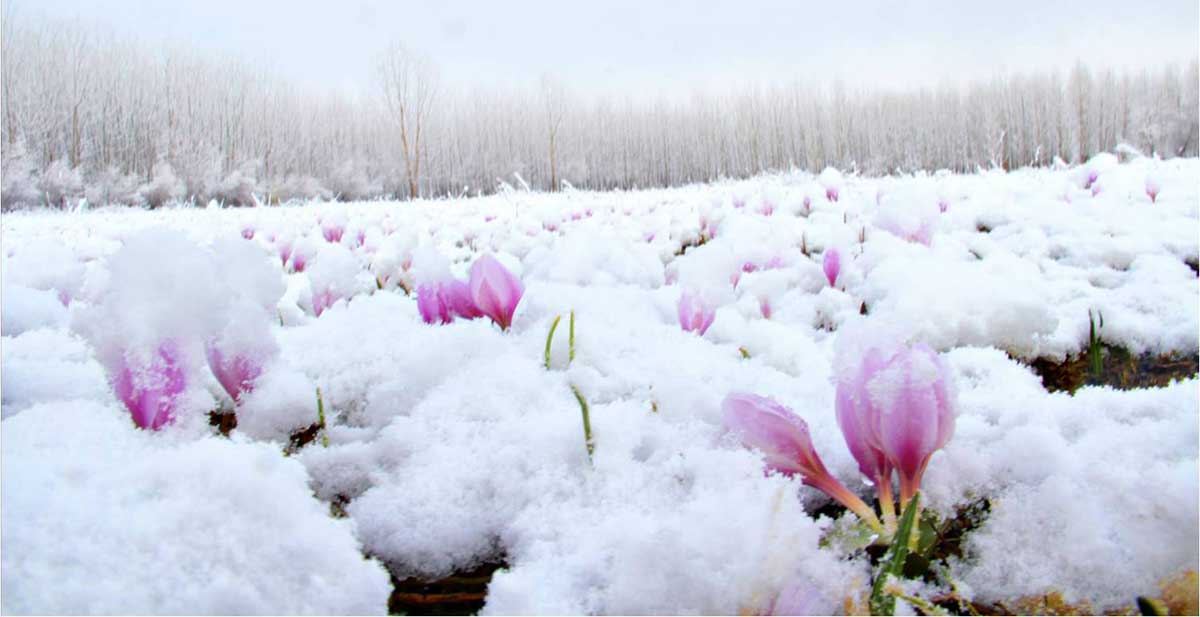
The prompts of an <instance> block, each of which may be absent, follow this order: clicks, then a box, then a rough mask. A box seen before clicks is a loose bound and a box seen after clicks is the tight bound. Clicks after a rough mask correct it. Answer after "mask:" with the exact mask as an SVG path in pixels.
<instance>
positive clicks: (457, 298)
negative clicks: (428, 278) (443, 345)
mask: <svg viewBox="0 0 1200 617" xmlns="http://www.w3.org/2000/svg"><path fill="white" fill-rule="evenodd" d="M417 310H418V311H420V313H421V319H423V320H425V323H428V324H434V323H442V324H448V323H450V322H451V321H453V320H454V318H455V317H456V316H458V317H465V318H467V319H474V318H475V317H481V316H482V315H483V313H481V312H480V311H479V309H478V308H477V307H476V306H475V302H474V301H473V300H471V289H470V287H469V286H468V285H467V283H466V282H464V281H459V280H448V281H442V282H439V283H432V284H425V285H419V286H418V287H417Z"/></svg>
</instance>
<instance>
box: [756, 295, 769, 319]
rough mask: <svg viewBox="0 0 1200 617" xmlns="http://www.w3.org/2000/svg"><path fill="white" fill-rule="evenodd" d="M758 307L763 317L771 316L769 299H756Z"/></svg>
mask: <svg viewBox="0 0 1200 617" xmlns="http://www.w3.org/2000/svg"><path fill="white" fill-rule="evenodd" d="M758 309H759V310H760V311H761V312H762V316H763V319H770V318H771V301H770V300H769V299H767V298H760V299H759V301H758Z"/></svg>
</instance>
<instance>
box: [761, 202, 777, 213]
mask: <svg viewBox="0 0 1200 617" xmlns="http://www.w3.org/2000/svg"><path fill="white" fill-rule="evenodd" d="M774 212H775V204H773V203H771V202H769V201H766V200H764V201H763V205H762V213H763V216H771V215H772V214H774Z"/></svg>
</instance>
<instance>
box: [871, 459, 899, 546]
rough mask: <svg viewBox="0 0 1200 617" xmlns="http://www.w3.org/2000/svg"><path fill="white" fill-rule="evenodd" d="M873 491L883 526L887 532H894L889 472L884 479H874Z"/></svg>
mask: <svg viewBox="0 0 1200 617" xmlns="http://www.w3.org/2000/svg"><path fill="white" fill-rule="evenodd" d="M875 490H876V491H877V493H876V494H877V495H878V496H879V509H880V510H881V511H882V512H883V525H884V527H885V528H886V529H887V530H888V532H889V533H890V532H895V530H896V504H895V503H894V502H893V499H894V497H893V496H892V474H891V471H890V470H889V471H888V473H887V474H886V477H881V478H876V479H875Z"/></svg>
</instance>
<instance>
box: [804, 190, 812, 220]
mask: <svg viewBox="0 0 1200 617" xmlns="http://www.w3.org/2000/svg"><path fill="white" fill-rule="evenodd" d="M811 212H812V197H809V196H808V195H805V196H804V216H808V215H809V214H810V213H811Z"/></svg>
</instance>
